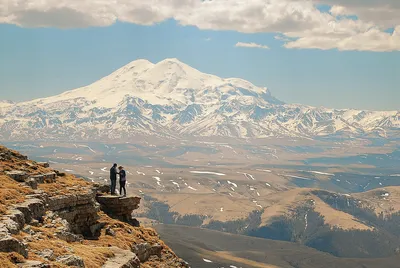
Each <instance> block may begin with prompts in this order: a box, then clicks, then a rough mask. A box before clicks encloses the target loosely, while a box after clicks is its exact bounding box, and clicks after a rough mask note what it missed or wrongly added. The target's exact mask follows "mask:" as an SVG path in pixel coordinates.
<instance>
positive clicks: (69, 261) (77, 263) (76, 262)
mask: <svg viewBox="0 0 400 268" xmlns="http://www.w3.org/2000/svg"><path fill="white" fill-rule="evenodd" d="M56 261H57V262H59V263H61V264H64V265H66V266H73V267H78V268H84V267H85V263H84V262H83V260H82V258H81V257H79V256H76V255H64V256H60V257H58V258H57V259H56Z"/></svg>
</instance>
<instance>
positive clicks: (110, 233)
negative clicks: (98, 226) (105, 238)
mask: <svg viewBox="0 0 400 268" xmlns="http://www.w3.org/2000/svg"><path fill="white" fill-rule="evenodd" d="M106 235H109V236H115V231H114V230H113V229H111V228H110V227H107V228H106Z"/></svg>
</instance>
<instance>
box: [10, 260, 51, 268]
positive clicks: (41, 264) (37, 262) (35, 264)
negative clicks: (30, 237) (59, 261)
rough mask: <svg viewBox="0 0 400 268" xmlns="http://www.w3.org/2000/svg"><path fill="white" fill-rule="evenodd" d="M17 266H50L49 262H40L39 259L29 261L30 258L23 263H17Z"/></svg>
mask: <svg viewBox="0 0 400 268" xmlns="http://www.w3.org/2000/svg"><path fill="white" fill-rule="evenodd" d="M17 266H18V267H22V268H50V267H51V266H50V265H49V264H46V263H42V262H40V261H30V260H28V261H26V262H24V263H19V264H18V265H17Z"/></svg>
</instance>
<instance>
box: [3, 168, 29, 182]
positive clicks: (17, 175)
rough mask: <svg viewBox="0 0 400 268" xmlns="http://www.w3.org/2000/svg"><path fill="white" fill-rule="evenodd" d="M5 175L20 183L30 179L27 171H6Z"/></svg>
mask: <svg viewBox="0 0 400 268" xmlns="http://www.w3.org/2000/svg"><path fill="white" fill-rule="evenodd" d="M5 173H6V175H8V176H9V177H11V178H12V179H14V180H15V181H18V182H25V180H26V179H27V178H28V174H27V173H26V172H25V171H19V170H12V171H6V172H5Z"/></svg>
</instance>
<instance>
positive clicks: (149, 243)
mask: <svg viewBox="0 0 400 268" xmlns="http://www.w3.org/2000/svg"><path fill="white" fill-rule="evenodd" d="M106 192H107V187H104V186H102V185H96V184H91V183H88V182H86V181H84V180H81V179H78V178H76V177H74V176H72V175H69V174H65V173H60V172H58V171H56V170H52V169H51V168H50V167H49V165H48V164H47V163H37V162H34V161H31V160H29V159H28V158H27V157H26V156H23V155H21V154H19V153H17V152H15V151H11V150H8V149H7V148H5V147H2V146H0V263H1V267H65V266H73V267H121V268H122V267H124V268H129V267H188V264H187V263H186V262H184V261H183V260H181V259H180V258H178V257H177V256H176V255H175V254H174V253H173V252H172V251H171V249H169V248H168V246H166V245H165V244H164V242H163V241H161V240H160V239H159V237H158V235H157V233H156V232H155V231H154V230H153V229H149V228H144V227H140V226H139V223H138V221H136V220H135V219H132V216H131V214H132V211H133V210H134V209H137V208H138V206H139V203H140V198H139V197H126V198H119V197H114V196H109V195H107V193H106Z"/></svg>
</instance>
